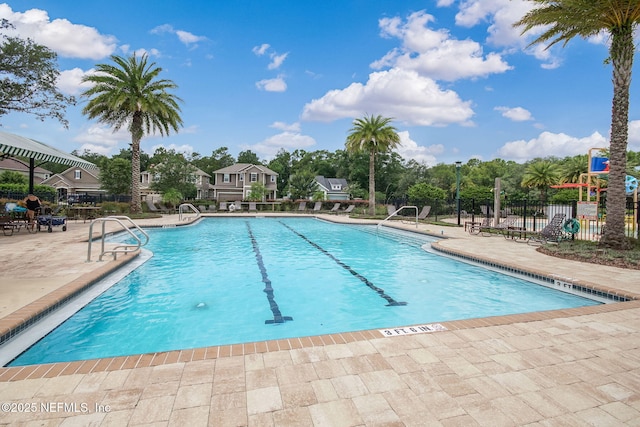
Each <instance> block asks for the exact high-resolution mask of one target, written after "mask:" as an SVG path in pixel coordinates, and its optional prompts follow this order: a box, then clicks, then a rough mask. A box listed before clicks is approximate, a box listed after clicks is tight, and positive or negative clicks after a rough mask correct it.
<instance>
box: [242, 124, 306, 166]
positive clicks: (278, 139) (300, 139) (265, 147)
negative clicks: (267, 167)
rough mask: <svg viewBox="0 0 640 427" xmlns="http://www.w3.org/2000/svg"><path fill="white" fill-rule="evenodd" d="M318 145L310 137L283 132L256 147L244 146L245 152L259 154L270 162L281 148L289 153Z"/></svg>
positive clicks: (297, 133)
mask: <svg viewBox="0 0 640 427" xmlns="http://www.w3.org/2000/svg"><path fill="white" fill-rule="evenodd" d="M315 144H316V140H315V139H313V138H312V137H310V136H308V135H302V134H301V133H299V132H289V131H287V132H282V133H279V134H277V135H273V136H270V137H269V138H267V139H265V140H264V141H262V142H259V143H257V144H254V145H244V146H242V147H241V148H242V149H243V150H251V151H253V152H255V153H256V154H258V157H260V158H262V159H267V160H270V159H272V158H273V157H275V155H276V154H277V153H278V151H279V150H280V149H281V148H284V149H285V150H287V151H293V150H296V149H300V148H303V149H304V148H309V147H312V146H314V145H315Z"/></svg>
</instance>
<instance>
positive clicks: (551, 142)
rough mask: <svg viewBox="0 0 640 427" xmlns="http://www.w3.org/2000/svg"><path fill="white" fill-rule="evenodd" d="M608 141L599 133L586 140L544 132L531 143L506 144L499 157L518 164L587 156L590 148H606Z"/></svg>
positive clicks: (515, 142)
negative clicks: (550, 158) (551, 158)
mask: <svg viewBox="0 0 640 427" xmlns="http://www.w3.org/2000/svg"><path fill="white" fill-rule="evenodd" d="M608 144H609V142H608V140H607V139H606V138H605V137H604V136H602V135H601V134H600V133H599V132H594V133H592V134H591V135H589V136H587V137H584V138H576V137H573V136H569V135H567V134H564V133H551V132H542V133H541V134H540V135H539V136H538V137H537V138H534V139H530V140H529V141H524V140H519V141H512V142H508V143H506V144H504V145H503V146H502V147H500V148H499V149H498V152H497V156H498V157H500V158H501V159H504V160H514V161H517V162H522V161H527V160H531V159H533V158H536V157H547V156H556V157H566V156H576V155H578V154H586V153H587V152H588V151H589V149H590V148H594V147H606V146H607V145H608Z"/></svg>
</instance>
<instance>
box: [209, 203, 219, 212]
mask: <svg viewBox="0 0 640 427" xmlns="http://www.w3.org/2000/svg"><path fill="white" fill-rule="evenodd" d="M216 211H217V209H216V204H215V203H212V204H210V205H209V207H208V208H207V212H216Z"/></svg>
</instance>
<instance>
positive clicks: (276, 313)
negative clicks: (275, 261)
mask: <svg viewBox="0 0 640 427" xmlns="http://www.w3.org/2000/svg"><path fill="white" fill-rule="evenodd" d="M246 224H247V230H248V231H249V238H250V239H251V245H252V246H253V252H254V253H255V254H256V261H257V262H258V268H259V269H260V274H262V282H263V283H264V285H265V286H264V291H263V292H264V293H265V294H267V300H268V301H269V308H271V312H272V313H273V320H265V321H264V323H265V324H267V325H269V324H272V323H284V322H286V321H287V320H293V317H291V316H283V315H282V313H280V308H279V307H278V303H277V302H276V299H275V297H274V296H273V287H271V280H269V276H268V275H267V269H266V267H265V266H264V262H263V261H262V255H261V254H260V247H259V246H258V242H257V241H256V238H255V236H254V235H253V232H252V231H251V226H250V225H249V223H248V222H247V223H246Z"/></svg>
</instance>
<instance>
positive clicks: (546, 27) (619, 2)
mask: <svg viewBox="0 0 640 427" xmlns="http://www.w3.org/2000/svg"><path fill="white" fill-rule="evenodd" d="M531 1H533V2H535V3H539V7H536V8H534V9H532V10H530V11H529V12H528V13H527V14H525V15H524V16H523V17H522V18H521V19H520V21H518V22H516V23H515V24H514V26H519V27H523V28H524V29H523V31H522V33H523V34H524V33H525V32H527V31H529V30H531V29H533V28H537V27H542V29H543V32H542V34H540V36H538V37H537V38H536V39H535V40H534V41H533V42H531V44H530V46H531V45H534V44H538V43H545V42H549V44H548V46H547V49H548V48H549V47H551V46H553V45H554V44H556V43H559V42H563V45H566V44H567V43H568V42H569V40H571V39H572V38H574V37H575V36H580V37H582V38H587V37H591V36H595V35H597V34H600V33H601V32H606V33H608V34H609V36H610V37H611V44H610V47H609V59H610V61H611V63H612V65H613V102H612V109H611V142H610V147H609V149H610V152H611V156H610V158H609V189H608V191H607V227H606V229H605V233H604V236H602V239H601V240H600V244H601V245H603V246H606V247H612V248H619V249H623V248H629V246H630V243H629V241H628V240H627V239H626V237H625V223H624V219H625V218H624V216H625V206H626V194H625V178H626V162H627V157H626V155H627V140H628V133H629V132H628V131H629V87H630V86H631V70H632V67H633V58H634V52H635V45H634V41H633V32H634V30H635V29H636V27H637V26H638V23H639V22H640V0H531Z"/></svg>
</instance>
